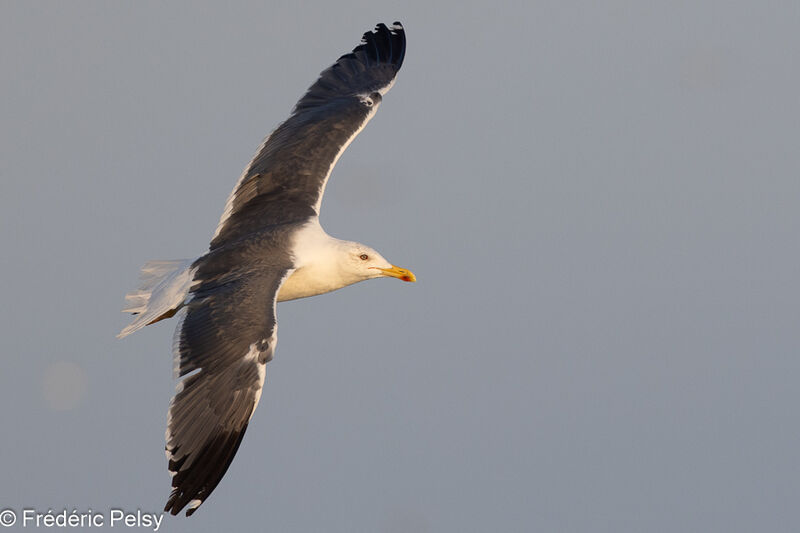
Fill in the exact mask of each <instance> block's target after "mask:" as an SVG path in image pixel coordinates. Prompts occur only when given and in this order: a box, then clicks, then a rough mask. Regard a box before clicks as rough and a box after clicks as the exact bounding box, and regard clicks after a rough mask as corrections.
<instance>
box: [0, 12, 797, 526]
mask: <svg viewBox="0 0 800 533" xmlns="http://www.w3.org/2000/svg"><path fill="white" fill-rule="evenodd" d="M699 4H701V5H699ZM799 10H800V8H799V7H798V4H797V2H795V1H786V2H766V3H756V2H745V1H735V2H734V1H730V2H660V3H654V2H640V1H611V2H603V3H596V2H561V1H551V2H518V3H516V2H501V3H499V4H497V3H491V5H490V3H489V2H479V3H478V2H463V1H458V2H456V1H448V2H427V1H425V2H384V1H375V0H371V1H363V2H355V1H338V2H322V1H317V2H313V3H308V4H301V3H298V2H280V3H278V2H259V3H245V4H234V5H226V6H225V7H222V4H221V3H214V4H212V3H207V5H206V4H203V3H199V2H191V3H188V2H187V3H183V4H177V3H170V5H165V4H162V3H156V2H137V3H135V4H134V3H130V4H128V5H119V4H117V3H103V2H94V3H80V2H52V3H34V2H23V1H18V2H3V3H2V6H0V228H2V232H1V233H0V239H1V240H0V251H1V253H0V268H2V302H3V304H2V306H1V307H0V313H2V314H0V353H2V356H3V357H2V372H0V405H2V414H0V425H1V427H2V428H3V432H2V438H0V458H2V464H0V468H1V469H2V472H0V479H2V481H0V508H5V507H12V508H15V509H19V508H20V507H23V506H28V507H37V508H38V509H40V510H42V511H46V510H47V508H53V509H54V510H61V509H63V508H64V507H67V508H68V509H72V508H73V507H74V508H76V509H78V510H86V509H88V508H91V509H93V510H95V511H97V512H103V513H107V512H108V509H109V507H123V508H125V509H128V510H135V509H136V508H141V509H143V510H145V511H160V509H161V508H162V506H163V504H164V502H165V500H166V497H167V495H168V494H169V483H170V479H169V476H168V474H167V470H166V460H165V458H164V455H163V447H164V425H165V420H166V409H167V405H168V402H169V399H170V397H171V395H172V393H173V387H174V385H175V382H174V381H173V380H172V377H171V367H172V361H171V353H170V346H171V338H172V329H173V328H174V323H173V322H171V321H170V322H166V323H163V324H159V325H158V326H153V327H151V328H147V329H145V330H144V331H142V332H139V333H137V334H136V335H134V336H132V337H130V338H127V339H125V340H124V341H118V340H116V339H115V338H114V336H115V334H116V333H117V332H118V331H119V330H120V329H121V328H122V327H123V326H124V325H125V324H126V323H127V318H126V316H124V315H122V314H121V313H119V309H120V308H121V306H122V303H123V300H122V297H123V294H124V293H125V292H126V291H128V290H130V289H132V288H134V287H135V285H136V280H137V275H138V268H139V266H140V265H141V264H142V263H144V261H146V260H148V259H170V258H182V257H191V256H196V255H199V254H200V253H202V252H203V251H204V250H205V249H206V247H207V245H208V241H209V239H210V237H211V235H212V233H213V231H214V229H215V227H216V224H217V221H218V218H219V215H220V214H221V212H222V209H223V206H224V203H225V199H226V197H227V195H228V193H229V192H230V190H231V188H232V187H233V185H234V183H235V182H236V179H237V178H238V176H239V174H240V172H241V170H242V168H243V167H244V166H245V165H246V163H247V162H248V160H249V159H250V157H251V156H252V154H253V152H254V151H255V149H256V147H257V146H258V145H259V143H260V141H261V139H262V137H263V136H264V135H265V134H267V133H268V132H269V131H270V130H271V129H272V128H273V127H275V126H276V125H277V124H278V123H279V122H280V121H282V120H283V119H284V118H285V117H286V116H287V114H288V112H289V110H290V109H291V107H292V105H293V104H294V102H295V101H296V99H297V98H298V97H299V96H300V95H301V94H302V92H303V91H304V90H305V88H306V87H307V86H308V85H309V84H310V83H311V82H312V81H313V80H314V79H315V76H316V75H317V73H318V72H320V71H321V70H322V69H324V68H325V67H327V66H328V65H329V64H330V63H332V62H333V61H334V60H335V59H336V58H337V57H338V56H339V55H341V54H342V53H345V52H347V51H349V50H350V49H351V48H352V47H353V46H355V45H356V44H357V43H358V40H359V37H360V35H361V34H362V33H363V32H364V31H366V30H368V29H370V28H371V27H372V26H373V25H374V24H375V23H376V22H378V21H385V22H391V21H393V20H395V19H398V20H401V21H402V22H403V23H404V24H405V26H406V29H407V34H408V51H407V54H406V62H405V65H404V66H403V69H402V71H401V72H400V76H399V79H398V81H397V84H396V85H395V87H394V89H393V90H392V92H391V93H389V94H388V95H387V97H386V98H385V100H384V103H383V106H382V107H381V109H380V112H379V113H378V115H377V117H376V118H375V120H373V121H372V123H370V125H369V127H368V128H367V129H366V130H365V131H364V133H363V134H362V135H361V136H360V137H359V138H358V139H357V140H356V141H355V142H354V144H353V145H352V146H351V148H350V149H349V150H348V152H347V153H346V154H345V155H344V157H343V158H342V159H341V161H340V162H339V164H338V166H337V168H336V170H335V171H334V174H333V177H332V181H331V182H330V184H329V187H328V192H327V195H326V198H325V201H324V203H323V216H322V222H323V224H324V226H325V227H326V228H327V230H328V231H329V232H330V233H332V234H333V235H335V236H339V237H344V238H350V239H355V240H360V241H362V242H366V243H369V244H371V245H373V246H375V247H376V248H378V249H379V250H380V251H381V252H382V253H383V254H384V255H385V256H386V257H387V258H389V259H390V260H391V261H393V262H395V263H397V264H399V265H402V266H406V267H408V268H411V269H412V270H413V271H414V272H415V273H416V274H417V276H418V278H419V282H418V283H417V284H416V285H411V284H404V283H399V282H396V281H394V280H382V281H375V282H369V283H363V284H360V285H357V286H354V287H351V288H349V289H346V290H343V291H340V292H337V293H333V294H330V295H326V296H322V297H318V298H314V299H309V300H304V301H298V302H291V303H287V304H282V305H280V306H279V310H278V315H279V316H278V318H279V322H280V342H279V344H278V351H277V355H276V357H275V360H274V361H273V362H272V363H270V364H269V366H268V370H267V384H266V387H265V389H264V395H263V397H262V399H261V404H260V406H259V408H258V412H257V413H256V416H255V417H254V418H253V422H252V424H251V426H250V428H249V430H248V434H247V436H246V438H245V439H244V442H243V445H242V447H241V449H240V451H239V453H238V455H237V457H236V460H235V461H234V463H233V465H232V467H231V469H230V470H229V471H228V474H227V475H226V477H225V478H224V479H223V481H222V483H221V484H220V486H219V487H218V488H217V490H216V491H215V493H214V494H213V496H212V497H211V498H210V499H209V500H208V501H207V502H206V503H205V505H204V506H203V507H202V508H201V509H200V510H199V511H198V513H197V514H196V515H195V516H194V517H192V518H191V519H185V518H180V519H174V518H170V517H167V518H165V522H166V525H164V526H162V529H161V531H223V530H228V529H229V528H230V529H231V530H242V531H251V530H258V531H262V530H263V531H274V532H311V531H319V532H323V531H324V532H355V531H364V532H367V531H369V532H373V531H374V532H390V533H400V532H487V531H503V532H506V531H508V532H512V531H514V532H517V531H518V532H527V531H547V532H551V531H552V532H556V531H557V532H585V531H593V532H595V531H608V532H619V531H631V532H640V531H648V532H676V531H681V532H685V531H698V532H716V531H719V532H726V533H729V532H733V531H742V532H745V531H770V532H781V531H787V532H788V531H797V530H798V528H800V512H798V511H797V502H798V500H800V429H799V428H800V408H798V405H800V403H799V402H800V390H799V389H798V381H799V380H800V358H798V348H800V306H799V305H798V301H800V290H799V286H798V280H797V278H798V273H800V250H799V249H798V246H799V244H798V231H800V179H799V177H800V150H798V139H799V138H800V73H799V71H800V60H799V59H798V58H800V32H798V28H800V11H799Z"/></svg>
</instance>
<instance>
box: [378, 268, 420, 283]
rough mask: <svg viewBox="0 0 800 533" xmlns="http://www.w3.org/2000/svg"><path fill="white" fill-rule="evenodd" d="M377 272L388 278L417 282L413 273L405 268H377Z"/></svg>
mask: <svg viewBox="0 0 800 533" xmlns="http://www.w3.org/2000/svg"><path fill="white" fill-rule="evenodd" d="M375 268H377V267H375ZM378 270H380V271H381V272H383V275H384V276H389V277H391V278H397V279H401V280H403V281H417V276H415V275H414V273H413V272H411V271H410V270H406V269H405V268H400V267H399V266H394V265H392V268H378Z"/></svg>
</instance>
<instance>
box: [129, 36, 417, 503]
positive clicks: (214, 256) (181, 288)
mask: <svg viewBox="0 0 800 533" xmlns="http://www.w3.org/2000/svg"><path fill="white" fill-rule="evenodd" d="M405 48H406V40H405V33H404V31H403V26H402V25H401V24H400V23H399V22H395V23H394V24H393V25H392V26H391V27H390V28H389V27H386V25H384V24H378V25H377V26H376V28H375V30H374V31H371V32H367V33H365V34H364V36H363V38H362V40H361V43H360V44H359V45H358V46H357V47H356V48H355V49H354V50H353V52H352V53H349V54H346V55H344V56H342V57H340V58H339V59H338V60H337V61H336V63H334V64H333V65H332V66H331V67H330V68H328V69H327V70H325V71H323V72H322V73H321V74H320V76H319V79H317V81H316V82H315V83H314V84H313V85H312V86H311V87H310V88H309V89H308V91H307V92H306V94H305V95H303V97H302V98H301V99H300V101H298V102H297V104H296V105H295V107H294V110H293V111H292V113H291V116H290V117H289V118H288V119H287V120H286V121H285V122H284V123H283V124H281V125H280V126H278V127H277V128H276V129H275V130H274V131H273V132H272V133H271V134H270V135H269V136H268V137H267V138H266V140H265V141H264V142H263V143H262V144H261V146H260V147H259V149H258V151H257V153H256V155H255V157H254V158H253V160H252V161H251V162H250V164H249V165H247V168H245V170H244V172H243V173H242V176H241V178H240V179H239V182H238V183H237V184H236V186H235V187H234V189H233V192H232V193H231V195H230V197H229V198H228V202H227V204H226V205H225V211H224V212H223V214H222V218H221V219H220V221H219V225H218V226H217V230H216V233H215V234H214V237H213V238H212V240H211V244H210V245H209V250H208V252H207V253H206V254H205V255H203V256H201V257H199V258H198V259H194V260H184V261H151V262H148V263H147V264H145V266H144V267H143V268H142V275H141V286H140V288H139V290H137V291H134V292H131V293H129V294H127V295H126V296H125V299H126V305H127V306H126V308H125V309H124V310H123V311H125V312H129V313H132V314H134V315H136V317H135V319H134V320H133V322H132V323H131V324H130V325H129V326H127V327H126V328H125V329H123V330H122V332H121V333H120V334H119V337H125V336H126V335H129V334H131V333H133V332H134V331H137V330H138V329H141V328H143V327H144V326H146V325H149V324H153V323H154V322H158V321H159V320H163V319H165V318H170V317H172V316H174V315H176V314H177V315H178V325H177V327H176V329H175V337H174V340H173V352H174V354H175V356H174V357H175V364H174V369H173V370H174V374H175V377H176V378H182V380H181V381H180V382H179V383H178V385H177V387H176V391H175V396H174V397H173V398H172V401H171V402H170V406H169V412H168V414H167V432H166V440H167V445H166V452H167V459H168V461H169V471H170V474H171V475H172V493H171V494H170V496H169V499H168V501H167V505H166V507H165V508H164V510H165V511H169V512H171V513H172V514H173V515H175V514H178V513H179V512H180V511H181V510H182V509H184V508H185V507H186V508H187V511H186V515H187V516H189V515H191V514H192V513H194V511H195V510H197V508H198V507H199V506H200V505H201V504H202V503H203V502H204V501H205V500H206V498H208V496H209V495H210V494H211V492H212V491H213V490H214V488H215V487H216V486H217V484H218V483H219V482H220V480H221V479H222V477H223V476H224V475H225V471H226V470H227V469H228V467H229V466H230V464H231V461H233V457H234V455H235V454H236V450H237V449H238V448H239V444H240V443H241V442H242V437H243V436H244V433H245V430H246V429H247V424H248V423H249V421H250V418H251V417H252V416H253V412H254V411H255V408H256V406H257V405H258V400H259V398H260V396H261V388H262V387H263V385H264V376H265V367H266V364H267V363H268V362H269V361H270V360H272V356H273V354H274V353H275V343H276V341H277V330H278V326H277V323H276V318H275V317H276V315H275V304H276V302H282V301H286V300H294V299H297V298H305V297H307V296H314V295H317V294H323V293H326V292H330V291H334V290H336V289H340V288H342V287H346V286H347V285H352V284H353V283H356V282H359V281H363V280H366V279H372V278H378V277H386V276H388V277H393V278H398V279H401V280H403V281H416V278H415V277H414V274H413V273H411V272H410V271H408V270H406V269H404V268H400V267H397V266H394V265H392V264H391V263H389V262H388V261H387V260H386V259H384V258H383V257H382V256H381V254H379V253H378V252H376V251H375V250H374V249H372V248H370V247H369V246H365V245H363V244H359V243H357V242H352V241H343V240H339V239H335V238H333V237H331V236H330V235H328V234H327V233H325V231H324V230H323V229H322V227H321V226H320V223H319V210H320V203H321V202H322V195H323V193H324V191H325V184H326V183H327V181H328V176H330V174H331V170H333V167H334V165H335V164H336V161H337V160H338V159H339V156H341V155H342V152H344V150H345V149H346V148H347V146H348V145H349V144H350V143H351V142H352V141H353V139H354V138H355V137H356V135H358V133H359V132H360V131H361V130H362V129H363V128H364V126H366V124H367V122H369V120H370V119H371V118H372V117H373V116H374V115H375V112H376V111H377V110H378V106H379V105H380V103H381V100H382V98H383V96H384V95H385V94H386V92H387V91H388V90H389V89H390V88H391V86H392V84H393V83H394V80H395V76H396V75H397V71H398V70H399V69H400V66H401V65H402V64H403V56H404V55H405Z"/></svg>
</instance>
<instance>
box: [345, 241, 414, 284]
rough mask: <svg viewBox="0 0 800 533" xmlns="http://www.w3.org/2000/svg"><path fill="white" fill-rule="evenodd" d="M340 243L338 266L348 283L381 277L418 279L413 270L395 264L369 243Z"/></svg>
mask: <svg viewBox="0 0 800 533" xmlns="http://www.w3.org/2000/svg"><path fill="white" fill-rule="evenodd" d="M340 243H341V245H340V246H339V250H338V252H337V267H338V270H339V275H340V276H341V278H342V280H343V281H345V282H346V283H347V284H348V285H349V284H351V283H356V282H358V281H363V280H365V279H372V278H380V277H391V278H397V279H400V280H403V281H417V278H416V276H414V274H413V272H411V271H410V270H407V269H405V268H400V267H397V266H394V265H393V264H391V263H390V262H389V261H387V260H386V259H384V258H383V256H382V255H381V254H379V253H378V252H377V251H376V250H375V249H373V248H370V247H369V246H367V245H364V244H361V243H358V242H352V241H340Z"/></svg>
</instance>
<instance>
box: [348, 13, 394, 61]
mask: <svg viewBox="0 0 800 533" xmlns="http://www.w3.org/2000/svg"><path fill="white" fill-rule="evenodd" d="M359 52H363V53H364V54H365V55H366V57H367V60H368V61H370V62H373V63H389V64H391V65H394V66H395V68H396V69H399V68H400V67H401V66H402V64H403V58H404V57H405V53H406V33H405V29H404V28H403V25H402V24H401V23H400V22H398V21H395V22H393V23H392V27H391V28H389V27H387V26H386V24H384V23H383V22H379V23H378V24H376V25H375V29H374V30H372V31H368V32H366V33H364V35H363V36H362V37H361V43H360V44H359V45H358V46H356V47H355V48H354V49H353V54H359Z"/></svg>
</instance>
